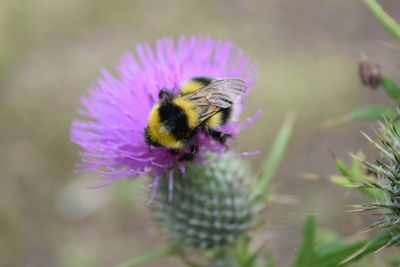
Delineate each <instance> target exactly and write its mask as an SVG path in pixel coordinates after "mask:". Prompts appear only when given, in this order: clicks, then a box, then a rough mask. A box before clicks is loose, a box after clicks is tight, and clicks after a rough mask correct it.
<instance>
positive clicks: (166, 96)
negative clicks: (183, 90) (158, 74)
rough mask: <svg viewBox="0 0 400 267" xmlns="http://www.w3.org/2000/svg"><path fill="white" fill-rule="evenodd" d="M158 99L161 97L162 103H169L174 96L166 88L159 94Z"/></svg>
mask: <svg viewBox="0 0 400 267" xmlns="http://www.w3.org/2000/svg"><path fill="white" fill-rule="evenodd" d="M158 97H159V99H160V101H169V100H172V98H173V97H174V94H173V93H172V92H171V91H170V90H168V89H166V88H164V89H161V91H160V92H159V93H158Z"/></svg>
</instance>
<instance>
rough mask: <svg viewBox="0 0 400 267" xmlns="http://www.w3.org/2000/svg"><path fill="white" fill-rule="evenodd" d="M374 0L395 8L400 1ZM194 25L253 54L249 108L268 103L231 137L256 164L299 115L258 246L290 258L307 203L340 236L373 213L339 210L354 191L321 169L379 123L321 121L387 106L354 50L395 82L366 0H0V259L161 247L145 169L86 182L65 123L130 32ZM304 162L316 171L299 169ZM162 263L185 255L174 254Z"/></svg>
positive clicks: (391, 55)
mask: <svg viewBox="0 0 400 267" xmlns="http://www.w3.org/2000/svg"><path fill="white" fill-rule="evenodd" d="M380 2H381V4H382V5H383V7H384V8H385V9H386V10H387V11H388V12H389V13H390V14H391V15H392V16H394V17H395V18H396V19H398V20H400V2H399V1H395V0H391V1H390V0H386V1H380ZM198 33H202V34H209V35H211V36H212V37H214V38H223V39H231V40H232V41H234V43H235V44H236V45H237V46H238V47H240V48H241V49H243V50H244V51H245V53H246V54H247V55H249V56H250V57H251V58H252V59H253V61H255V62H258V64H259V70H258V79H259V80H258V83H257V85H256V87H255V88H254V90H253V92H252V94H251V95H250V98H249V100H248V105H247V107H248V108H247V110H246V112H245V114H244V115H249V114H251V113H252V112H254V111H255V110H256V109H257V108H262V109H263V110H264V112H265V113H264V115H263V117H262V119H260V120H259V121H258V122H257V123H256V124H255V125H254V126H253V127H251V128H250V129H248V130H246V131H245V132H244V133H243V134H242V135H241V136H240V138H238V140H237V141H236V142H235V143H236V147H237V150H238V151H241V152H244V151H255V150H260V151H262V152H263V153H264V154H261V155H260V156H256V157H252V158H249V160H250V161H251V162H252V164H253V166H254V168H255V170H256V171H259V170H260V169H261V163H262V161H263V159H264V155H265V153H266V152H267V151H268V149H269V148H270V146H271V143H272V140H273V137H274V135H275V134H276V132H277V130H278V128H279V126H280V123H281V122H282V120H283V117H284V115H285V113H286V112H287V111H289V110H294V111H296V113H297V123H296V127H295V132H294V137H293V140H292V141H291V144H290V146H289V149H288V151H287V154H286V156H285V158H284V161H283V164H282V166H281V168H280V170H279V173H278V176H277V177H276V180H275V181H274V185H275V190H276V191H277V192H279V193H281V194H283V195H289V196H290V198H288V197H281V198H280V200H281V201H278V203H273V205H271V207H270V208H269V209H268V212H267V213H266V214H265V219H266V221H267V226H266V227H265V228H263V229H262V230H259V231H258V234H257V240H258V242H259V244H262V243H264V242H265V250H266V251H272V252H274V253H275V258H276V259H277V261H278V263H279V266H286V265H288V264H289V263H290V262H291V260H292V259H293V257H294V255H295V253H296V247H297V243H298V240H299V236H300V234H301V227H302V225H303V222H304V218H305V216H306V214H308V213H314V214H316V215H317V216H318V220H319V225H320V226H321V227H327V228H328V227H329V228H332V229H334V230H335V231H337V233H338V234H340V235H343V236H352V235H354V234H355V233H356V232H357V231H359V230H360V229H361V228H362V227H365V226H367V225H368V223H369V221H371V219H370V218H368V216H361V215H360V214H348V213H346V212H345V210H346V209H347V208H346V205H348V204H353V203H362V202H363V199H362V198H359V196H358V195H357V194H354V193H352V194H350V195H349V194H347V193H346V192H345V191H344V190H343V189H341V188H338V187H336V186H334V185H331V184H330V183H329V182H328V181H327V177H328V175H329V174H332V173H335V172H336V171H335V166H334V161H333V160H332V157H331V156H330V154H329V152H328V147H330V148H331V149H332V150H333V151H334V152H335V153H336V154H337V155H338V156H340V157H343V158H344V159H346V160H347V161H349V156H348V154H347V151H352V152H356V151H357V150H358V149H363V150H365V151H366V152H367V154H368V155H373V152H372V149H370V148H369V147H368V145H367V142H366V141H365V140H364V138H362V137H361V135H360V134H359V131H358V129H363V130H364V131H366V132H369V133H371V132H372V130H371V129H372V127H375V126H376V124H373V123H370V122H355V123H351V124H343V125H339V126H335V127H332V128H328V129H326V128H321V127H320V125H321V123H322V122H323V121H324V120H326V119H329V118H332V117H334V116H337V115H341V114H343V113H346V112H347V111H350V110H352V109H353V108H355V107H360V106H363V105H366V104H371V103H380V104H390V101H389V99H388V98H387V97H386V96H385V93H384V92H383V91H379V90H378V91H372V90H369V89H366V88H363V87H362V86H361V84H360V82H359V80H358V77H357V61H358V59H359V57H360V53H361V52H365V53H366V54H368V55H369V56H370V57H372V58H374V59H376V60H377V61H378V62H380V63H381V64H382V65H383V68H384V71H385V73H386V74H388V75H390V76H391V77H392V78H393V79H394V80H397V81H399V80H400V77H399V69H398V58H397V55H398V53H397V51H395V50H394V49H393V46H392V45H390V43H392V42H393V40H392V39H391V37H390V36H388V34H387V33H386V32H385V31H384V30H383V29H382V27H381V26H380V25H379V24H378V22H377V21H376V20H375V19H374V18H373V16H372V15H371V13H370V12H369V10H367V8H366V7H365V6H364V5H363V4H362V2H361V1H348V0H337V1H321V0H298V1H294V0H293V1H279V0H269V1H262V0H258V1H244V0H234V1H227V0H221V1H208V0H207V1H184V0H171V1H155V0H146V1H143V0H141V1H121V0H118V1H104V0H87V1H82V0H69V1H67V0H31V1H22V0H19V1H15V0H1V1H0V114H1V116H0V128H1V130H0V150H1V151H2V156H1V160H0V169H1V174H0V176H1V180H0V181H1V186H0V266H43V267H47V266H112V265H114V264H117V263H121V262H123V261H125V260H127V259H129V258H131V257H134V256H136V255H141V254H143V253H145V252H147V251H150V250H152V249H154V248H161V247H163V244H164V243H165V240H164V239H163V237H161V236H160V235H159V234H158V232H157V230H156V229H155V227H154V225H153V223H152V221H151V214H150V212H149V210H148V208H147V207H146V206H145V202H146V200H147V195H146V192H144V191H143V190H142V185H143V183H144V181H143V179H142V180H140V179H139V180H136V181H134V182H128V181H126V180H121V181H120V182H118V183H117V184H116V185H114V186H111V187H109V188H106V189H103V190H86V189H85V187H87V186H91V185H95V184H96V182H95V180H96V178H98V176H97V175H96V174H92V173H87V174H76V173H74V164H75V163H77V162H78V161H79V157H78V151H79V149H78V147H77V146H75V145H74V144H72V143H70V141H69V128H70V123H71V121H72V119H73V118H74V117H75V116H76V114H75V110H76V109H77V108H78V107H80V97H81V95H82V94H85V93H86V91H87V88H88V87H89V86H90V85H92V84H93V83H94V82H95V81H96V78H97V77H98V76H99V72H100V69H101V68H103V67H105V68H108V69H112V68H113V67H114V66H115V65H116V63H117V62H118V60H119V58H120V56H121V55H122V54H123V53H124V52H126V51H132V50H133V49H134V47H135V45H136V44H138V43H144V42H149V43H151V44H152V43H154V41H155V40H156V39H157V38H159V37H163V36H172V37H178V36H179V35H180V34H186V35H191V34H198ZM302 172H312V173H318V174H321V175H322V179H321V180H319V181H316V182H315V181H314V182H311V181H308V180H305V179H303V178H301V175H300V174H301V173H302ZM288 199H289V200H292V201H289V202H290V203H285V202H288V201H285V200H288ZM293 200H296V201H293ZM365 201H367V200H365ZM162 264H163V266H165V267H166V266H181V263H180V262H179V261H177V260H175V259H168V260H164V261H163V263H162ZM160 265H161V263H160V262H154V263H149V264H147V265H145V266H160ZM364 266H367V265H364Z"/></svg>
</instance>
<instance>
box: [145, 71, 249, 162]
mask: <svg viewBox="0 0 400 267" xmlns="http://www.w3.org/2000/svg"><path fill="white" fill-rule="evenodd" d="M245 91H246V84H245V83H244V82H243V81H242V80H240V79H213V78H209V77H195V78H192V79H190V80H189V81H188V82H186V83H185V84H184V85H183V86H182V87H181V88H180V92H179V93H178V94H177V95H174V94H173V93H172V92H171V91H170V90H168V89H162V90H160V92H159V95H158V97H159V102H158V103H157V104H155V105H154V107H153V108H152V110H151V112H150V114H149V119H148V126H147V127H146V128H145V129H144V133H145V140H146V143H147V144H148V145H149V149H150V146H155V147H167V148H170V151H171V153H172V154H174V155H178V154H181V156H180V157H179V160H182V161H183V160H192V159H194V157H195V156H196V154H197V152H198V150H199V145H198V140H197V134H198V133H199V132H200V131H201V132H204V133H205V134H206V135H209V136H212V137H213V138H214V139H215V140H217V141H218V142H220V143H221V144H224V143H225V141H226V140H227V138H229V137H230V135H229V134H225V133H222V132H220V131H218V128H219V127H220V126H222V125H224V124H226V123H227V122H228V121H229V120H230V119H231V115H232V111H233V108H234V107H235V103H237V102H238V100H239V99H240V98H241V97H242V96H243V94H244V92H245ZM150 151H151V149H150ZM182 153H183V154H182Z"/></svg>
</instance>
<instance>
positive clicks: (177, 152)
mask: <svg viewBox="0 0 400 267" xmlns="http://www.w3.org/2000/svg"><path fill="white" fill-rule="evenodd" d="M179 152H180V150H179V149H176V148H171V149H170V150H169V153H171V154H172V155H174V156H176V155H178V154H179Z"/></svg>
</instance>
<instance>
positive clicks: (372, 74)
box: [358, 56, 382, 89]
mask: <svg viewBox="0 0 400 267" xmlns="http://www.w3.org/2000/svg"><path fill="white" fill-rule="evenodd" d="M358 74H359V75H360V78H361V81H362V83H363V85H364V86H369V87H371V88H372V89H376V88H378V87H379V86H380V85H381V77H382V74H381V66H380V65H379V64H378V63H376V62H375V61H374V60H372V59H369V58H368V57H366V56H363V58H362V59H361V61H360V63H359V65H358Z"/></svg>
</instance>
